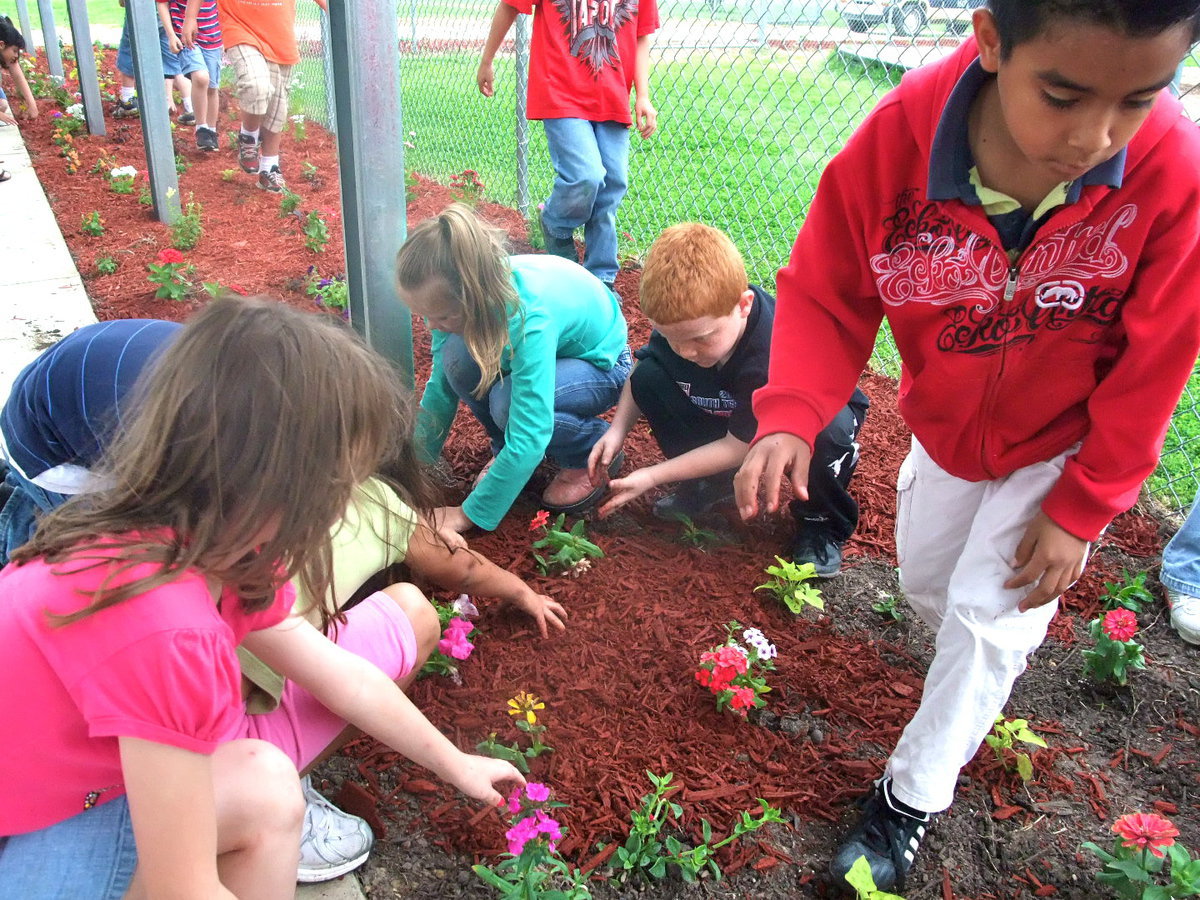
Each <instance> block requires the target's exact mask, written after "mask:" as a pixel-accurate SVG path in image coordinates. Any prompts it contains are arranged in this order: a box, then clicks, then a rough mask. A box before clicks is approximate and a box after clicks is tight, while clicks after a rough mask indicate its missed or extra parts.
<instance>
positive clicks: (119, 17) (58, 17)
mask: <svg viewBox="0 0 1200 900" xmlns="http://www.w3.org/2000/svg"><path fill="white" fill-rule="evenodd" d="M27 6H28V8H29V21H30V23H31V24H32V25H33V27H34V29H35V30H36V31H37V32H38V33H37V35H36V36H34V35H25V39H26V40H27V41H29V40H36V41H40V40H41V27H42V19H41V13H40V12H39V11H38V5H37V0H28V2H27ZM51 7H52V8H53V11H54V24H55V26H56V27H58V28H68V27H70V24H71V20H70V19H68V18H67V0H52V2H51ZM87 11H88V22H89V23H91V24H92V25H118V26H119V25H120V24H121V22H122V21H123V20H124V18H125V10H123V9H122V8H121V6H120V4H119V3H117V0H87ZM0 13H2V14H3V15H6V16H8V17H9V18H10V19H12V20H13V23H14V24H15V25H16V26H17V27H18V28H20V27H21V22H20V19H18V18H17V5H16V4H15V3H12V2H10V0H4V2H0Z"/></svg>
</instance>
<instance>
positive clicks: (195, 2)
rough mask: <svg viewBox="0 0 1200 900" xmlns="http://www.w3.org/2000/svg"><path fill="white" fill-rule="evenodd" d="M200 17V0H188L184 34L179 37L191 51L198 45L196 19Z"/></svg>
mask: <svg viewBox="0 0 1200 900" xmlns="http://www.w3.org/2000/svg"><path fill="white" fill-rule="evenodd" d="M122 5H124V4H122ZM199 15H200V0H187V6H185V7H184V9H183V34H181V35H180V36H179V37H180V40H182V41H183V46H185V47H187V48H189V49H190V48H191V47H192V46H193V45H194V44H195V43H196V32H197V31H198V30H199V27H200V26H199V25H197V24H196V19H197V17H198V16H199Z"/></svg>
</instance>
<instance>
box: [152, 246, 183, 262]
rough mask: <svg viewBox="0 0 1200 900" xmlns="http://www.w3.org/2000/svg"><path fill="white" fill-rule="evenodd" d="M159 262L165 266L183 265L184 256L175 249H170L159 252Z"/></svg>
mask: <svg viewBox="0 0 1200 900" xmlns="http://www.w3.org/2000/svg"><path fill="white" fill-rule="evenodd" d="M158 261H159V262H160V263H162V264H163V265H167V264H169V263H181V262H183V254H182V253H180V252H179V251H178V250H176V249H175V248H174V247H168V248H167V249H166V250H159V251H158Z"/></svg>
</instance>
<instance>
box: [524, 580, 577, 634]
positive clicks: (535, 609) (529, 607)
mask: <svg viewBox="0 0 1200 900" xmlns="http://www.w3.org/2000/svg"><path fill="white" fill-rule="evenodd" d="M512 603H513V606H515V607H517V609H520V610H522V611H523V612H525V613H527V614H528V615H530V616H531V617H532V618H534V619H535V620H536V621H537V626H538V631H540V632H541V633H542V637H549V636H550V631H549V629H548V628H547V627H546V622H547V621H549V622H550V624H551V625H553V626H554V627H555V628H557V629H558V630H559V631H566V630H567V623H566V622H564V621H563V619H565V618H567V611H566V610H565V609H563V608H562V604H560V603H559V602H558V601H557V600H551V599H550V598H549V597H547V596H546V595H545V594H539V593H537V592H535V591H534V590H532V589H529V590H527V591H525V592H523V593H521V594H520V595H518V596H517V597H516V598H515V599H514V600H513V602H512Z"/></svg>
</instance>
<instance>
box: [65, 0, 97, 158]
mask: <svg viewBox="0 0 1200 900" xmlns="http://www.w3.org/2000/svg"><path fill="white" fill-rule="evenodd" d="M67 18H68V19H70V21H71V40H72V41H73V42H74V43H75V68H76V70H78V72H79V95H80V96H81V97H82V98H83V114H84V116H85V117H86V118H87V127H88V132H89V133H90V134H96V135H101V136H103V135H104V134H106V131H105V128H104V109H103V107H102V106H101V105H100V81H99V79H98V78H97V77H96V51H95V50H94V49H93V47H92V32H91V28H90V27H89V26H88V14H87V0H67Z"/></svg>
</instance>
